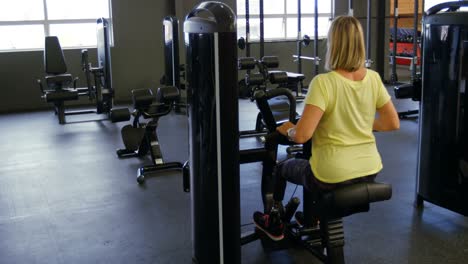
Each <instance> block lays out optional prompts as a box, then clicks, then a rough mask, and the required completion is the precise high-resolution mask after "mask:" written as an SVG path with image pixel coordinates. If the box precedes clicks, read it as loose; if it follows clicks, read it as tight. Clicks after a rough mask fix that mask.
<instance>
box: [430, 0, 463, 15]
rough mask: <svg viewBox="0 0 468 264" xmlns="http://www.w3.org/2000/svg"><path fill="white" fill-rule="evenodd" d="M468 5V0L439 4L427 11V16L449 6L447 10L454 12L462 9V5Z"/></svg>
mask: <svg viewBox="0 0 468 264" xmlns="http://www.w3.org/2000/svg"><path fill="white" fill-rule="evenodd" d="M463 6H468V1H452V2H446V3H440V4H437V5H435V6H433V7H431V8H429V9H428V10H427V11H426V16H430V15H434V14H437V13H439V11H441V10H443V9H446V8H448V10H447V11H449V12H453V11H457V10H458V9H460V7H463Z"/></svg>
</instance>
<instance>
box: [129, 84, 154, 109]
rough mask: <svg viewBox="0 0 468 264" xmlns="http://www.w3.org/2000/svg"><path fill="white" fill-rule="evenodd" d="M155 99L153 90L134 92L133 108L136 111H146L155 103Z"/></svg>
mask: <svg viewBox="0 0 468 264" xmlns="http://www.w3.org/2000/svg"><path fill="white" fill-rule="evenodd" d="M154 99H155V97H154V95H153V92H152V91H151V89H135V90H132V100H133V107H134V108H135V109H146V108H148V107H149V106H150V105H151V104H152V103H153V101H154Z"/></svg>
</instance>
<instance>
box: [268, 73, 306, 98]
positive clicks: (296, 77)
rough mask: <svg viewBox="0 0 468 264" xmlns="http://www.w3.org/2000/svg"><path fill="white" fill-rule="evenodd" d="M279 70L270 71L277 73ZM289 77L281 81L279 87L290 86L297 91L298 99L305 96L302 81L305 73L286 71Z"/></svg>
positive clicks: (290, 88) (289, 87)
mask: <svg viewBox="0 0 468 264" xmlns="http://www.w3.org/2000/svg"><path fill="white" fill-rule="evenodd" d="M276 72H279V71H269V73H276ZM285 73H286V76H287V79H286V82H282V83H280V85H279V87H284V88H288V89H289V90H291V91H294V92H296V99H297V100H302V99H304V98H305V96H304V95H303V94H302V81H303V80H304V79H305V75H304V74H302V73H295V72H285Z"/></svg>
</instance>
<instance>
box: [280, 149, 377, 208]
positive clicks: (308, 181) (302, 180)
mask: <svg viewBox="0 0 468 264" xmlns="http://www.w3.org/2000/svg"><path fill="white" fill-rule="evenodd" d="M376 176H377V174H373V175H368V176H364V177H359V178H355V179H351V180H348V181H344V182H340V183H334V184H332V183H325V182H321V181H320V180H318V179H317V178H315V176H314V174H313V173H312V169H311V168H310V163H309V161H308V160H306V159H298V158H292V159H288V160H285V161H283V162H281V163H279V164H278V165H277V166H276V173H275V190H274V193H273V199H274V200H275V201H283V199H284V192H285V191H286V184H287V182H288V181H289V182H292V183H294V184H297V185H302V186H304V188H305V189H306V190H307V191H309V192H311V193H314V194H316V195H318V194H319V193H321V192H323V191H329V190H333V189H335V188H337V187H340V186H344V185H349V184H353V183H358V182H373V181H374V179H375V177H376Z"/></svg>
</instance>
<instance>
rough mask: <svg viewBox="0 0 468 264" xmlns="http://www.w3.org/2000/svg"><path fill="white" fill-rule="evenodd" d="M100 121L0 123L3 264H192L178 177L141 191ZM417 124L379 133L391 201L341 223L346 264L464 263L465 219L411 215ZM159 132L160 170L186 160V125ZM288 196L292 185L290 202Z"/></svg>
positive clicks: (246, 114)
mask: <svg viewBox="0 0 468 264" xmlns="http://www.w3.org/2000/svg"><path fill="white" fill-rule="evenodd" d="M395 103H396V104H397V107H398V108H400V109H401V110H410V109H411V108H414V107H417V105H415V104H414V103H412V102H407V101H405V100H399V101H396V102H395ZM406 108H408V109H406ZM240 109H241V112H240V127H241V129H252V128H253V127H254V125H253V124H254V121H255V116H256V110H255V105H254V104H252V103H251V102H250V101H248V100H242V101H240ZM98 118H99V117H97V116H95V115H83V116H72V117H67V121H68V122H69V123H68V124H66V125H59V124H58V122H57V119H56V117H55V116H54V115H53V114H52V112H51V111H42V112H33V113H19V114H8V115H1V116H0V146H1V147H0V263H2V264H3V263H47V264H55V263H60V264H62V263H63V264H68V263H191V223H190V195H189V194H187V193H184V192H183V191H182V177H181V173H180V172H177V171H169V172H162V173H158V176H157V177H153V178H150V179H148V180H147V182H146V184H145V185H144V186H139V185H138V184H137V183H136V171H137V168H138V167H140V166H142V165H144V164H149V163H150V160H149V159H148V158H146V159H138V158H130V159H118V158H117V156H116V154H115V150H116V149H117V148H120V147H122V142H121V138H120V128H121V127H122V126H123V125H125V123H120V124H112V123H110V122H108V121H96V120H95V121H87V120H89V119H98ZM417 126H418V124H417V119H412V120H404V121H402V122H401V130H400V131H397V132H390V133H378V134H376V137H377V140H378V145H379V149H380V152H381V155H382V158H383V161H384V169H383V171H382V172H381V173H380V175H379V177H378V180H379V181H383V182H389V183H391V184H392V185H393V198H392V199H391V200H390V201H387V202H381V203H378V204H375V205H373V206H372V208H371V210H370V212H368V213H362V214H356V215H353V216H350V217H348V218H346V219H345V220H344V224H345V243H346V244H345V256H346V261H347V263H395V264H400V263H437V264H439V263H457V264H458V263H468V219H467V218H466V217H463V216H461V215H459V214H456V213H453V212H450V211H448V210H445V209H443V208H439V207H437V206H435V205H431V204H429V203H425V208H424V209H423V210H418V209H416V208H415V207H414V206H413V202H414V196H415V181H416V179H415V173H416V151H417V150H416V149H417V142H416V140H417ZM158 134H159V138H160V141H161V145H162V149H163V152H164V156H165V160H166V161H181V162H183V161H185V160H186V159H187V158H188V153H187V150H188V143H187V118H186V117H185V116H184V115H175V114H170V115H169V116H166V117H163V118H161V120H160V127H159V128H158ZM256 144H259V143H258V142H257V141H256V140H255V139H250V140H249V139H247V140H245V141H243V142H241V146H242V148H248V147H249V146H250V145H256ZM281 157H283V158H284V152H283V154H282V156H281ZM260 169H261V165H260V164H259V163H256V164H248V165H242V166H241V208H242V209H241V222H242V224H243V225H244V226H243V228H242V229H243V230H252V229H253V225H251V223H252V220H251V215H252V213H253V212H254V211H255V210H259V209H260V208H261V202H260V191H259V190H260ZM294 189H295V186H292V185H290V186H288V192H287V194H286V197H287V198H289V197H290V196H291V195H292V192H293V191H294ZM301 193H302V190H301V188H298V190H297V192H296V194H297V195H298V196H299V197H300V194H301ZM242 263H318V262H317V261H316V259H315V258H314V257H312V256H311V255H310V254H309V253H307V252H305V251H303V250H301V249H290V250H282V251H274V252H267V251H264V250H263V248H262V244H261V243H260V242H259V241H256V242H253V243H251V244H248V245H246V246H244V247H243V248H242ZM208 264H211V263H208Z"/></svg>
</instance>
